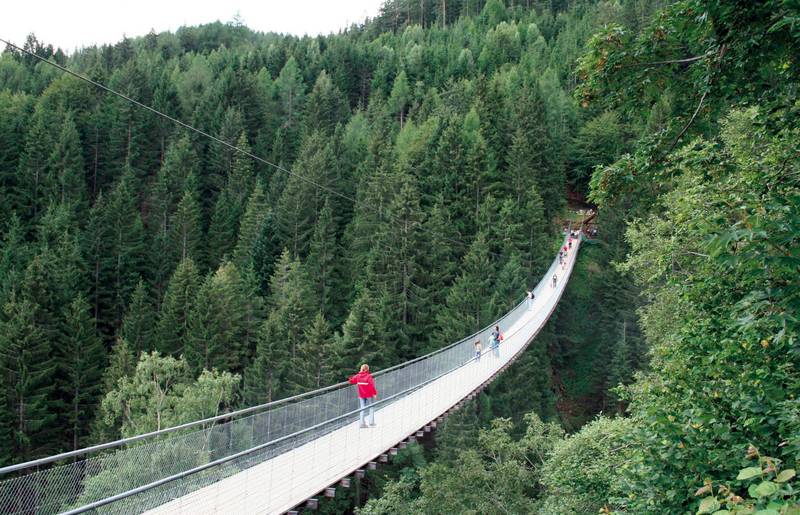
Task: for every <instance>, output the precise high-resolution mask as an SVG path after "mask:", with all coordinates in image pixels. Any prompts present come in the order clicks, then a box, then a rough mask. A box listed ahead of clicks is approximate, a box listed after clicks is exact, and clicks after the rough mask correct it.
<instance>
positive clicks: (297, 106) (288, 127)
mask: <svg viewBox="0 0 800 515" xmlns="http://www.w3.org/2000/svg"><path fill="white" fill-rule="evenodd" d="M305 88H306V87H305V84H304V83H303V76H302V75H301V73H300V68H299V66H298V65H297V61H296V60H295V58H294V56H292V57H289V59H287V61H286V64H285V65H284V66H283V68H282V69H281V72H280V74H279V75H278V78H277V79H275V93H276V96H277V98H278V111H279V113H280V117H281V120H282V123H281V126H280V128H279V130H278V133H277V134H276V137H275V145H273V148H274V149H276V152H279V153H280V157H281V158H282V159H278V161H284V162H291V161H293V160H294V155H295V152H296V149H297V143H296V142H297V140H298V137H297V136H298V134H299V124H300V120H301V115H300V113H301V112H302V107H303V104H304V96H305ZM278 149H279V150H278Z"/></svg>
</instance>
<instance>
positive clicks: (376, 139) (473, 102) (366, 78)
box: [0, 0, 673, 488]
mask: <svg viewBox="0 0 800 515" xmlns="http://www.w3.org/2000/svg"><path fill="white" fill-rule="evenodd" d="M623 3H624V4H625V5H624V6H622V7H616V4H615V5H606V3H602V4H598V5H595V4H594V3H589V4H584V3H580V4H577V5H571V6H570V8H569V9H567V5H566V3H565V2H563V3H562V2H550V3H542V2H538V3H536V4H535V5H528V4H525V5H522V4H519V3H518V2H516V3H514V4H513V5H512V4H510V3H509V5H507V6H504V5H503V3H502V2H495V1H492V2H483V1H478V0H465V1H447V2H445V1H438V0H437V1H433V2H420V3H414V2H401V1H389V2H387V3H386V5H385V6H384V8H383V10H382V14H380V15H379V16H378V18H377V19H376V20H374V21H372V22H369V23H367V24H365V25H364V26H363V27H357V28H353V29H352V30H348V31H346V32H343V33H341V34H338V35H329V36H322V37H319V38H295V37H289V36H279V35H275V34H257V33H254V32H252V31H250V30H249V29H247V28H246V27H242V26H239V25H224V24H221V23H216V24H210V25H207V26H202V27H184V28H181V29H180V30H179V31H178V32H177V33H175V34H169V33H164V34H159V35H155V34H150V35H147V36H145V37H143V38H135V39H127V38H125V39H123V40H122V41H121V42H120V43H118V44H116V45H113V46H104V47H100V48H91V49H85V50H81V51H78V52H75V53H74V54H72V55H70V56H69V57H67V56H65V55H64V54H63V53H61V52H59V51H55V50H53V49H49V50H48V47H47V46H46V45H42V44H40V43H39V42H38V41H36V40H35V38H31V40H30V41H29V47H30V48H31V49H35V50H36V51H40V52H43V55H50V56H53V57H54V58H56V59H59V60H60V62H63V63H64V64H65V65H66V66H68V67H69V68H70V69H74V70H76V71H78V72H81V73H85V74H87V75H89V76H91V77H92V78H94V79H97V80H98V81H100V82H103V83H107V84H109V85H110V86H112V87H114V88H117V89H119V90H120V91H121V92H123V93H125V94H127V95H130V96H131V97H133V98H135V99H136V100H138V101H141V102H143V103H145V104H147V105H152V106H154V107H155V108H157V109H159V110H162V111H164V112H166V113H168V114H170V115H171V116H175V117H176V118H179V119H181V120H185V121H187V122H189V123H192V124H193V125H196V126H197V127H199V128H201V129H202V130H204V131H206V132H208V133H210V134H213V135H215V136H217V137H219V138H220V139H221V140H223V141H224V142H226V143H228V144H230V145H236V146H238V147H239V148H241V149H242V150H244V151H246V152H250V151H251V148H252V152H253V153H254V154H256V155H258V156H260V157H263V158H265V159H268V160H270V161H273V162H275V163H277V164H279V165H280V166H281V167H283V168H284V169H283V170H281V169H277V168H275V167H273V166H269V165H267V164H265V163H264V162H259V161H254V160H253V159H252V158H250V157H248V156H246V155H245V154H244V153H241V152H238V151H236V150H234V149H232V148H230V147H228V146H226V145H221V144H219V143H216V142H212V141H209V140H207V139H206V138H203V137H201V136H199V135H197V134H194V133H189V132H187V131H184V130H183V129H181V128H180V127H178V126H174V125H172V124H171V123H169V122H167V121H166V120H163V119H160V118H158V117H154V116H152V113H148V112H147V111H144V110H141V109H139V108H137V107H136V106H134V105H132V104H130V103H128V102H125V101H124V100H123V99H120V98H118V97H115V96H113V95H106V94H103V93H101V92H99V91H97V90H95V89H93V88H92V87H90V86H89V85H85V84H83V83H81V82H80V81H78V80H76V79H75V78H74V77H66V76H61V75H60V74H59V73H58V72H57V71H55V70H52V69H50V68H48V67H47V66H46V65H43V64H39V65H36V66H34V63H33V62H31V61H30V60H28V59H27V58H26V57H23V56H22V55H17V54H16V53H14V52H6V53H3V54H2V55H0V90H2V92H0V195H3V200H4V202H0V236H1V237H2V238H1V239H0V241H1V242H2V243H0V303H3V304H5V303H8V302H10V301H11V300H14V302H16V303H17V304H19V303H21V302H24V303H27V304H26V306H27V305H30V306H33V307H34V308H32V312H31V314H30V317H32V318H24V317H22V314H21V313H22V312H21V311H19V310H17V311H15V313H16V315H15V317H12V318H14V320H21V322H19V324H18V325H19V328H18V329H17V333H15V334H20V335H24V334H29V335H36V337H35V338H34V336H31V337H30V338H29V340H30V341H36V342H40V340H41V342H40V343H41V344H42V345H44V346H45V347H47V348H50V349H53V352H52V356H53V357H54V359H56V361H58V363H56V365H58V367H61V366H62V363H61V361H64V360H66V358H65V357H64V356H63V355H62V354H60V352H62V351H61V350H59V349H62V350H63V351H64V352H66V350H64V349H70V348H77V347H78V346H81V345H84V346H86V348H87V349H88V348H90V347H91V348H94V346H95V345H96V343H97V342H96V341H95V340H94V339H93V338H91V334H92V331H91V330H90V328H91V327H92V326H95V325H96V334H97V335H99V337H100V338H101V341H102V342H103V343H104V344H105V345H106V347H107V348H111V349H112V350H111V353H110V355H109V356H108V357H107V359H106V356H105V353H97V352H95V351H87V352H86V353H84V354H85V355H86V356H87V360H86V361H85V362H84V361H81V362H77V361H69V360H66V362H67V363H69V367H68V368H63V369H62V368H54V370H56V371H57V374H55V375H54V376H53V378H52V381H50V382H49V383H46V384H45V383H43V384H41V385H39V386H37V387H36V388H39V389H40V390H42V391H45V392H48V393H47V395H46V401H45V402H44V403H43V404H41V406H42V407H43V408H42V409H43V410H44V411H42V412H41V417H45V418H46V417H48V416H51V415H53V414H57V415H58V418H57V419H55V420H54V423H53V424H51V425H44V426H41V427H39V428H38V429H36V430H31V431H29V433H30V438H31V439H33V440H36V439H40V440H42V441H44V440H47V442H48V443H49V444H52V445H51V447H52V450H54V451H56V450H64V449H68V448H71V447H74V446H75V445H76V442H77V445H82V444H86V443H90V439H87V435H86V432H85V429H86V426H87V423H86V421H87V419H88V418H93V417H94V415H95V413H93V412H94V411H95V410H94V408H93V406H94V404H95V401H96V395H98V393H99V391H98V390H96V389H93V388H95V387H97V386H98V385H100V383H101V382H102V383H103V385H102V391H103V393H105V394H110V393H112V392H117V393H119V392H122V391H123V390H125V387H123V386H124V385H121V381H122V382H123V383H124V380H125V378H128V383H126V384H127V385H128V386H130V385H135V384H139V383H136V379H135V377H134V376H135V374H136V371H135V369H134V368H135V367H134V365H135V363H136V362H137V360H138V359H139V357H140V356H141V355H142V354H143V353H149V352H151V351H153V350H157V351H159V352H160V353H161V355H160V356H158V357H157V358H153V355H152V354H147V356H148V358H147V359H146V360H145V361H146V364H147V366H149V367H151V369H152V371H155V372H159V373H161V372H162V371H163V370H162V369H164V367H166V368H170V367H172V366H173V365H175V367H177V368H176V369H182V368H185V369H186V370H188V371H189V372H190V374H191V376H192V378H194V377H198V376H199V374H200V373H201V371H202V369H204V368H208V367H211V368H213V367H216V368H219V369H220V371H222V369H225V370H230V371H233V372H243V375H244V383H243V385H244V395H243V396H242V402H243V403H251V402H252V403H256V402H265V401H267V400H271V399H275V398H278V397H282V396H285V395H289V394H291V393H296V392H300V391H305V390H307V389H309V388H312V387H317V386H321V385H325V384H328V383H331V382H336V381H339V380H341V379H343V378H344V376H346V375H347V374H349V373H350V372H351V371H353V370H355V369H356V367H357V366H358V365H359V364H360V363H363V362H365V361H366V362H369V363H370V364H371V365H372V366H373V367H374V368H382V367H386V366H389V365H392V364H395V363H397V362H398V361H399V360H401V359H406V358H411V357H414V356H418V355H420V354H422V353H424V352H426V351H428V350H432V349H433V348H438V347H441V346H443V345H446V344H448V343H451V342H452V341H454V340H456V339H458V338H461V337H463V336H464V335H466V334H468V333H469V332H471V331H473V330H475V329H477V328H479V327H481V326H483V325H485V324H486V323H488V322H490V321H491V320H493V319H494V317H495V316H497V315H499V314H500V313H501V312H502V311H503V310H505V309H507V308H508V307H509V306H510V305H511V304H512V303H513V302H514V301H515V300H516V299H518V298H520V297H521V295H522V294H523V292H524V290H525V288H526V287H529V286H530V285H531V284H532V283H533V281H535V280H536V279H538V278H539V274H541V271H542V268H543V266H544V265H546V264H547V263H548V262H549V260H550V258H551V256H552V249H551V248H550V246H551V244H552V239H553V237H552V236H553V235H552V227H553V226H554V224H553V223H552V222H553V218H555V217H558V216H560V215H561V214H562V213H561V201H562V198H563V197H564V190H565V179H564V169H565V165H564V163H570V164H572V163H577V166H576V168H579V171H580V173H581V174H585V173H586V172H587V171H588V170H589V169H590V167H591V166H592V163H591V160H592V159H598V160H601V159H602V160H603V164H605V163H607V162H608V161H610V160H613V159H614V158H616V155H615V154H614V152H618V151H619V150H620V148H619V146H620V145H618V143H619V140H618V139H615V136H619V137H621V134H622V132H623V131H624V132H625V134H638V133H639V132H640V129H639V128H638V127H637V128H634V129H630V128H629V127H628V125H629V124H628V120H627V118H626V117H625V116H624V113H623V112H622V111H620V114H619V120H618V126H619V131H616V129H615V127H614V125H613V124H605V123H603V120H605V119H606V118H607V117H604V116H603V113H601V112H598V113H592V114H591V115H588V116H586V117H583V116H578V114H577V109H576V106H575V105H573V103H571V102H570V101H569V98H568V93H567V92H568V90H569V89H571V88H572V86H573V84H571V81H574V80H575V74H574V73H573V67H574V63H575V60H576V58H577V57H578V55H579V53H580V49H581V48H582V46H583V43H584V42H585V41H586V39H587V38H588V37H589V35H590V34H591V31H592V30H593V29H594V28H595V27H598V26H601V25H603V24H606V23H614V22H619V21H622V20H628V19H635V20H638V22H637V23H642V20H641V17H642V16H643V15H644V14H643V13H649V12H650V11H648V10H647V9H646V8H644V7H642V8H641V9H640V8H631V7H629V6H628V5H627V2H623ZM517 4H519V5H517ZM662 104H663V105H662ZM672 108H673V105H672V104H671V103H670V102H669V101H668V100H664V101H663V102H661V104H659V106H658V108H657V109H656V108H653V109H652V115H651V116H650V119H649V121H648V123H649V124H650V126H652V127H658V126H662V125H663V124H664V123H665V122H664V120H665V117H668V116H669V113H670V112H671V109H672ZM587 120H592V121H591V122H588V123H587V122H586V121H587ZM584 125H585V126H586V128H585V129H584V130H582V129H581V128H582V127H584ZM601 129H602V130H601ZM573 134H578V135H579V138H578V140H579V141H578V142H577V143H576V145H574V146H573V145H571V144H568V143H570V142H571V140H572V138H571V136H572V135H573ZM599 136H602V137H599ZM622 141H624V139H623V140H622ZM287 170H290V171H291V172H287ZM292 172H294V173H292ZM571 177H572V176H571ZM581 177H582V176H581ZM353 200H354V202H353ZM284 249H288V253H287V254H285V255H282V251H283V250H284ZM622 256H624V252H623V253H621V254H616V259H621V258H622ZM602 286H603V287H604V288H605V287H607V286H608V284H606V283H603V285H602ZM84 296H85V297H86V298H87V299H88V302H89V310H88V311H86V310H84V309H82V307H79V306H78V304H79V303H80V301H79V299H81V298H83V297H84ZM609 296H610V294H609ZM263 299H266V300H263ZM605 300H611V299H605ZM628 300H629V299H627V298H626V300H625V302H620V303H619V304H616V303H615V304H613V307H612V308H609V310H608V314H609V316H611V314H613V313H614V312H615V310H618V309H619V310H621V309H622V307H623V306H622V305H623V304H624V305H625V306H627V305H628ZM17 307H18V306H17ZM83 307H85V306H83ZM26 316H27V315H26ZM20 317H22V318H20ZM626 320H628V322H630V324H631V327H633V326H634V325H635V320H634V317H633V316H628V317H627V318H626ZM4 323H5V322H4ZM9 323H10V322H9ZM603 323H604V324H605V323H606V320H603ZM26 324H27V325H26ZM65 327H69V328H71V329H70V336H69V337H67V335H66V334H65V332H64V331H65V329H64V328H65ZM563 332H564V331H557V333H558V334H555V333H553V332H547V333H546V337H547V342H546V345H545V344H543V345H541V346H539V347H538V348H536V349H532V351H531V352H529V353H528V354H526V355H525V357H523V359H522V360H521V361H520V364H519V368H513V369H511V370H509V371H508V375H509V376H511V377H513V378H514V381H515V382H516V383H517V384H518V385H519V388H517V389H515V388H512V387H510V385H505V386H501V385H498V386H497V387H496V390H495V391H494V393H493V398H492V399H490V398H489V397H488V396H484V397H483V400H482V401H481V404H480V409H479V412H478V413H477V414H476V419H477V420H478V421H479V422H480V423H481V424H485V423H487V422H488V419H489V418H491V417H492V416H496V415H508V416H514V417H518V416H519V410H517V411H515V410H514V406H515V404H516V405H519V406H524V407H525V408H526V409H535V410H539V412H540V414H541V415H542V416H543V417H545V418H548V419H549V418H552V417H554V416H555V413H554V408H553V406H554V403H555V401H554V399H560V396H557V395H554V394H553V393H552V392H551V391H550V390H551V389H552V388H557V387H558V383H557V382H555V381H553V380H552V378H553V377H554V375H553V368H554V367H558V366H560V365H561V364H562V363H561V362H558V361H554V360H553V359H552V358H553V354H554V353H557V352H558V350H560V349H562V348H564V346H562V345H560V343H561V342H562V340H563V339H564V338H565V337H564V336H563V335H562V334H561V333H563ZM631 334H632V333H631ZM112 344H113V345H112ZM573 348H577V345H576V346H575V347H573ZM643 349H644V347H643V346H641V345H638V344H637V345H635V346H632V347H631V356H630V359H629V362H630V363H631V366H639V365H641V363H642V362H643V361H644V357H643V352H642V351H643ZM534 351H535V352H534ZM49 355H50V354H48V356H49ZM181 356H184V357H185V364H182V363H184V362H183V361H181V360H180V357H181ZM312 357H313V358H314V359H311V358H312ZM173 358H174V359H173ZM106 363H108V365H107V366H106ZM45 365H46V363H44V362H43V364H42V366H45ZM54 366H55V365H54ZM65 366H66V365H65ZM173 368H174V367H173ZM80 369H83V370H85V371H86V372H85V378H86V379H87V381H88V382H87V383H85V384H81V385H80V388H81V389H82V391H83V392H85V393H86V395H85V396H84V395H83V394H80V395H77V396H73V397H74V398H75V399H77V400H76V401H75V402H72V401H73V400H74V399H73V398H72V397H70V394H69V393H68V391H67V390H68V388H67V387H66V386H63V387H62V385H67V384H73V385H74V384H76V382H75V381H76V380H77V379H76V375H75V374H76V373H77V372H76V371H78V370H80ZM17 372H18V371H17ZM17 372H15V373H17ZM99 372H102V374H103V379H102V380H101V379H100V376H99V375H98V373H99ZM623 372H625V371H623ZM627 372H629V371H627ZM597 375H602V376H603V377H602V381H601V382H602V385H601V386H598V388H603V389H605V388H606V386H607V384H606V383H607V382H603V381H605V379H606V377H605V374H604V373H602V372H601V371H596V372H595V373H593V374H592V378H593V379H594V376H597ZM200 377H202V376H200ZM92 378H94V379H92ZM81 379H83V377H82V378H81ZM626 380H627V379H626ZM70 381H71V382H70ZM92 381H94V383H95V384H90V383H91V382H92ZM592 384H594V383H592ZM609 386H610V384H609ZM37 391H38V390H37ZM520 391H522V392H525V393H526V395H524V396H523V397H525V398H524V399H522V400H520V393H519V392H520ZM128 393H130V392H128ZM71 402H72V403H71ZM70 403H71V404H70ZM70 407H71V408H72V411H70V410H69V409H68V408H70ZM117 407H119V405H117ZM37 409H38V408H37ZM114 409H116V408H113V407H112V406H109V407H108V410H107V414H113V413H118V412H115V411H114ZM36 416H37V417H40V415H36ZM184 416H189V415H187V414H186V413H182V414H180V416H178V417H177V418H176V419H175V420H177V419H181V420H183V418H181V417H184ZM41 417H40V419H41ZM111 418H114V417H113V416H112V417H111ZM145 418H146V416H145ZM41 420H43V419H41ZM47 420H50V419H47ZM76 421H78V422H77V424H78V425H81V426H83V427H82V431H83V432H76V431H75V427H76ZM101 422H103V421H100V422H98V423H96V424H95V426H94V428H93V431H94V433H93V435H92V438H94V439H103V438H112V437H115V436H118V435H120V434H122V433H125V434H128V433H130V432H135V431H136V430H137V429H136V428H137V427H138V428H149V427H152V421H146V420H144V418H143V419H140V420H137V421H136V423H135V424H132V425H130V426H129V427H123V424H122V421H121V420H120V419H119V418H116V419H114V420H112V421H111V422H110V423H107V424H105V425H104V423H101ZM470 423H472V422H470ZM4 427H6V426H4ZM8 427H11V426H8ZM50 431H54V433H56V434H60V435H61V437H57V436H54V437H52V438H50V437H49V436H46V435H48V434H49V432H50ZM78 433H80V434H78ZM47 438H50V439H47ZM7 441H8V442H12V439H7ZM37 445H38V444H37ZM33 452H34V450H33V447H31V453H33ZM420 452H422V451H421V450H420ZM9 456H13V457H12V458H9ZM24 457H25V456H24V454H11V453H10V451H8V452H5V449H4V450H3V452H2V453H0V459H2V460H6V461H9V460H18V459H23V458H24ZM412 461H413V460H412ZM99 483H102V481H100V480H99ZM99 483H98V484H99ZM98 488H99V486H98Z"/></svg>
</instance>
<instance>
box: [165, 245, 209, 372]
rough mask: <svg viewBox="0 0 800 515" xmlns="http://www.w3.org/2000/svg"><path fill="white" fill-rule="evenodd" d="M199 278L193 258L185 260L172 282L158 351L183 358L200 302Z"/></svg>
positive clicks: (168, 290)
mask: <svg viewBox="0 0 800 515" xmlns="http://www.w3.org/2000/svg"><path fill="white" fill-rule="evenodd" d="M199 289H200V276H199V274H198V272H197V266H196V265H195V264H194V261H193V260H192V258H186V259H184V260H182V261H181V262H180V263H179V264H178V267H177V268H176V269H175V273H174V274H173V275H172V278H171V279H170V281H169V285H168V286H167V292H166V294H165V295H164V301H163V302H162V303H161V314H160V316H159V318H158V325H157V326H156V338H155V340H156V349H157V350H158V351H159V352H161V353H162V354H163V355H165V356H180V355H181V354H182V353H183V347H184V344H185V341H186V337H187V334H188V330H189V315H190V313H191V312H192V311H193V309H194V305H195V302H196V301H197V291H198V290H199Z"/></svg>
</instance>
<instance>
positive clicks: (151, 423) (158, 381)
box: [100, 352, 240, 437]
mask: <svg viewBox="0 0 800 515" xmlns="http://www.w3.org/2000/svg"><path fill="white" fill-rule="evenodd" d="M239 380H240V377H239V376H238V375H235V374H231V373H229V372H218V371H216V370H214V371H208V370H204V371H203V372H202V373H201V374H200V375H199V377H197V379H196V380H195V379H193V378H192V375H191V373H190V371H189V368H188V365H187V363H186V361H184V360H183V359H182V358H181V359H175V358H172V357H169V356H160V355H159V354H158V352H153V353H151V354H142V356H141V358H140V359H139V362H138V363H137V365H136V370H135V371H134V373H133V375H131V376H124V377H122V378H120V379H119V380H118V381H117V384H116V386H115V387H114V389H113V390H111V391H109V392H108V393H107V394H106V395H105V397H104V398H103V401H102V404H101V407H100V411H101V418H102V420H103V422H104V423H105V424H106V425H109V426H111V425H115V424H117V423H118V421H121V434H122V436H123V437H125V436H133V435H137V434H141V433H146V432H149V431H156V430H158V429H162V428H165V427H172V426H175V425H178V424H182V423H184V422H190V421H192V420H197V419H200V418H206V417H212V416H214V415H217V414H219V413H220V411H221V410H224V409H226V408H227V407H230V405H231V404H232V403H233V401H234V400H235V394H236V388H237V385H238V383H239Z"/></svg>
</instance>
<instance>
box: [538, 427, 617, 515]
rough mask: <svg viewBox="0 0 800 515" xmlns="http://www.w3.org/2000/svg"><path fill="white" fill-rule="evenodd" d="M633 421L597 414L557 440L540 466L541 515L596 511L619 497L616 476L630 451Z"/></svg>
mask: <svg viewBox="0 0 800 515" xmlns="http://www.w3.org/2000/svg"><path fill="white" fill-rule="evenodd" d="M631 426H632V421H631V420H629V419H624V418H612V419H610V418H606V417H599V418H597V419H595V420H593V421H592V422H590V423H588V424H587V425H585V426H583V427H582V428H581V430H580V431H578V432H577V433H575V434H572V435H568V436H567V437H566V438H564V439H563V440H562V441H560V442H558V443H557V444H556V445H555V447H554V449H553V451H552V453H551V454H550V455H549V456H548V458H547V460H546V461H545V462H544V465H543V467H542V480H541V481H542V485H543V490H544V492H543V496H542V503H541V506H540V508H539V512H538V513H540V514H542V515H546V514H560V513H598V511H599V510H600V509H601V508H603V507H606V506H607V505H608V499H613V498H614V497H619V496H621V495H624V494H625V493H626V492H624V491H620V485H619V484H618V479H619V477H620V473H621V472H622V471H623V470H624V469H625V468H626V467H627V466H628V460H629V456H630V454H631V452H632V449H630V447H629V444H628V443H627V442H626V436H627V434H628V432H629V431H630V429H631Z"/></svg>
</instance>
